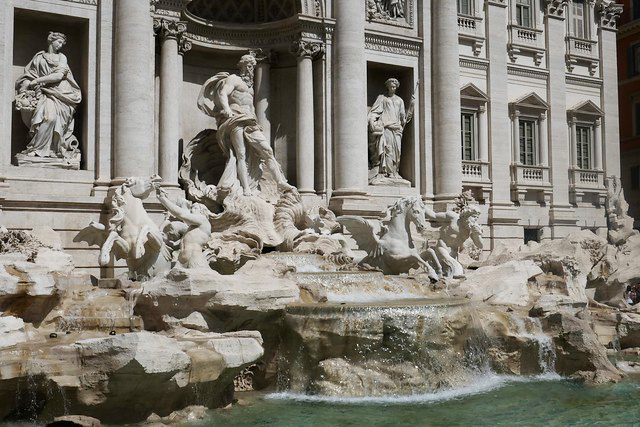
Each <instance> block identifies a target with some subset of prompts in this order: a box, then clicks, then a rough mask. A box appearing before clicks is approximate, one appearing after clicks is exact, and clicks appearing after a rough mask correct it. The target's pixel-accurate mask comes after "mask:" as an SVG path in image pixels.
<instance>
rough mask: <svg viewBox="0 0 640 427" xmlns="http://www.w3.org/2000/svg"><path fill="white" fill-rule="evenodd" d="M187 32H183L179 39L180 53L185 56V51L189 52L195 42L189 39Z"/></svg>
mask: <svg viewBox="0 0 640 427" xmlns="http://www.w3.org/2000/svg"><path fill="white" fill-rule="evenodd" d="M185 34H186V33H183V34H182V36H181V37H180V38H179V39H178V54H180V55H182V56H184V54H185V53H187V52H189V51H190V50H191V48H192V47H193V44H192V43H191V41H190V40H189V39H187V38H186V36H185Z"/></svg>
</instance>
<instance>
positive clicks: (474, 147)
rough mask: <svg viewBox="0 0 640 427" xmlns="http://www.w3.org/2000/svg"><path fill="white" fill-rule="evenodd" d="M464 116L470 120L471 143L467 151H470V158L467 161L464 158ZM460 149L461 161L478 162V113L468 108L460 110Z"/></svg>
mask: <svg viewBox="0 0 640 427" xmlns="http://www.w3.org/2000/svg"><path fill="white" fill-rule="evenodd" d="M464 116H469V117H470V118H471V121H470V124H471V130H470V131H469V132H470V134H471V141H470V147H469V151H470V157H471V158H469V159H467V158H465V154H466V153H465V135H464V133H465V132H467V131H466V130H465V129H464V125H465V123H464ZM460 148H461V150H462V152H461V157H462V160H463V161H470V162H475V161H477V160H478V113H477V112H476V111H473V110H471V109H469V108H464V107H463V108H462V109H461V110H460Z"/></svg>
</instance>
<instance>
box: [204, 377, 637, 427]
mask: <svg viewBox="0 0 640 427" xmlns="http://www.w3.org/2000/svg"><path fill="white" fill-rule="evenodd" d="M451 425H465V426H469V425H487V426H489V425H491V426H495V425H498V426H543V425H544V426H574V425H580V426H582V425H599V426H616V425H639V426H640V383H637V382H625V383H619V384H610V385H600V386H585V385H582V384H580V383H577V382H572V381H568V380H562V379H559V378H553V377H547V378H540V377H539V378H529V379H523V378H514V377H504V376H488V377H484V378H482V379H479V380H478V381H477V382H475V383H474V385H472V386H469V387H466V388H462V389H457V390H450V391H443V392H439V393H429V394H424V395H412V396H404V397H388V398H375V399H374V398H371V399H367V398H363V399H357V398H353V399H344V398H318V397H309V396H303V395H293V394H286V393H282V394H270V395H266V396H263V397H256V398H252V399H250V402H249V405H248V406H244V407H240V406H235V407H234V408H232V409H230V410H217V411H214V412H213V413H212V415H211V417H210V418H209V419H208V420H207V421H206V422H204V423H202V424H200V427H205V426H206V427H208V426H229V427H234V426H278V427H288V426H296V427H298V426H305V427H309V426H366V427H375V426H451Z"/></svg>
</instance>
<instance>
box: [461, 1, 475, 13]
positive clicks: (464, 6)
mask: <svg viewBox="0 0 640 427" xmlns="http://www.w3.org/2000/svg"><path fill="white" fill-rule="evenodd" d="M473 2H474V0H458V13H459V14H461V15H473Z"/></svg>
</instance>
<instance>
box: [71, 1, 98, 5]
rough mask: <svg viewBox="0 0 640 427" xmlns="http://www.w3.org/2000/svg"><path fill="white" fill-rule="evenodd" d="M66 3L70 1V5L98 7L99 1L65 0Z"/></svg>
mask: <svg viewBox="0 0 640 427" xmlns="http://www.w3.org/2000/svg"><path fill="white" fill-rule="evenodd" d="M64 1H68V2H70V3H80V4H87V5H89V6H97V5H98V0H64Z"/></svg>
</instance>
